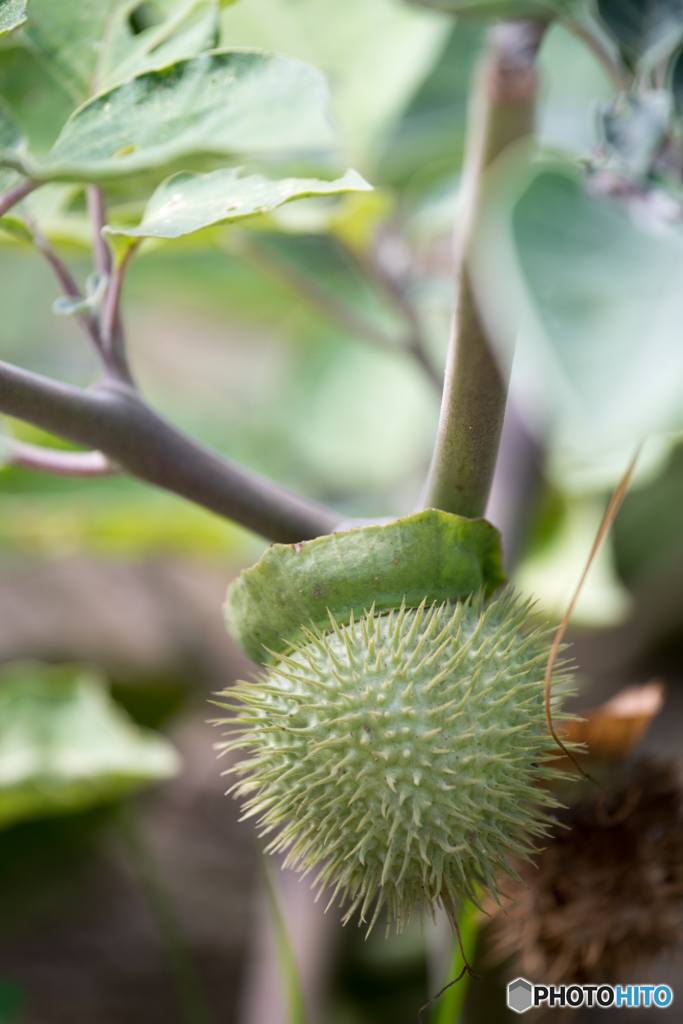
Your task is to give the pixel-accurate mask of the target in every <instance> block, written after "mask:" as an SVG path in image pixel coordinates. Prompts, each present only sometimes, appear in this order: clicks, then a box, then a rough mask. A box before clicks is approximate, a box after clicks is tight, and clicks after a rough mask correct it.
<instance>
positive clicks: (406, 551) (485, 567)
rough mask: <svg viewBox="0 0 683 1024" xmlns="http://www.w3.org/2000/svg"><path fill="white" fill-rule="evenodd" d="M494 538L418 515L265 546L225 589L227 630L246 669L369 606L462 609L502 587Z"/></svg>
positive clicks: (486, 527)
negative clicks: (305, 632) (448, 604)
mask: <svg viewBox="0 0 683 1024" xmlns="http://www.w3.org/2000/svg"><path fill="white" fill-rule="evenodd" d="M504 580H505V577H504V576H503V573H502V569H501V554H500V536H499V534H498V531H497V530H495V529H494V528H493V526H491V524H490V523H487V522H486V521H485V520H484V519H463V518H462V517H461V516H454V515H450V514H449V513H448V512H439V511H437V510H435V509H427V510H426V511H425V512H418V513H416V514H415V515H412V516H405V517H404V518H403V519H397V520H396V521H395V522H393V523H389V524H388V525H386V526H366V527H364V528H362V529H359V530H348V531H347V532H345V533H335V534H333V535H332V536H330V537H318V538H317V539H316V540H310V541H304V542H302V543H301V544H273V545H272V546H271V547H270V548H268V550H267V551H266V553H265V554H264V555H263V557H262V558H261V560H260V561H259V562H257V564H256V565H254V566H252V568H251V569H247V570H246V571H245V572H243V573H241V574H240V576H238V578H237V579H236V580H235V581H234V583H232V584H231V585H230V587H229V588H228V593H227V598H226V603H225V606H224V611H225V619H226V624H227V627H228V631H229V633H230V635H231V636H232V638H233V639H234V640H235V641H236V642H237V643H238V644H239V645H240V647H241V648H242V650H243V651H244V652H245V653H246V654H248V655H249V657H250V658H252V659H253V660H254V661H257V662H263V661H266V660H267V659H268V654H267V651H266V650H265V648H268V649H270V650H271V651H276V652H277V651H282V650H283V649H284V648H286V647H287V646H288V645H289V644H290V643H291V642H292V641H293V640H297V639H301V626H302V625H303V626H310V624H311V622H313V623H315V625H316V626H318V627H320V628H322V629H326V628H329V625H330V620H329V615H328V610H329V611H330V612H332V614H333V615H334V616H335V618H336V620H337V622H338V623H340V624H344V623H346V622H348V621H349V620H350V617H351V614H352V613H353V614H354V615H356V617H357V616H358V615H360V614H362V613H363V611H364V610H365V609H369V608H370V607H371V606H372V605H373V604H374V605H375V608H376V609H377V610H378V611H382V610H386V609H388V608H398V607H399V606H400V604H401V601H403V599H404V598H405V601H406V606H407V607H408V608H415V607H417V606H418V605H419V604H420V602H421V601H422V600H423V598H426V599H427V602H428V603H429V604H431V603H432V602H433V601H437V602H439V603H441V602H443V601H456V600H464V599H465V598H466V597H468V596H469V595H470V594H472V593H474V592H476V591H479V590H481V589H482V588H483V589H484V590H485V591H486V593H487V594H490V593H492V592H493V591H494V590H495V589H496V587H498V586H500V584H501V583H503V582H504Z"/></svg>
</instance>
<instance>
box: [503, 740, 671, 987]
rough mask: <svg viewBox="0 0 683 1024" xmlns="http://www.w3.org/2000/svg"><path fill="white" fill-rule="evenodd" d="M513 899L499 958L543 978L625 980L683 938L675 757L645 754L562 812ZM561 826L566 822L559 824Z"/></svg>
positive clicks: (510, 889) (521, 868) (521, 971)
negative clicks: (657, 758) (620, 775)
mask: <svg viewBox="0 0 683 1024" xmlns="http://www.w3.org/2000/svg"><path fill="white" fill-rule="evenodd" d="M557 816H558V827H557V828H556V829H555V830H554V832H553V835H552V838H551V839H550V841H549V842H548V844H547V846H546V847H545V849H544V850H542V851H540V852H539V853H538V854H536V855H535V856H534V858H533V865H529V864H526V865H524V864H523V865H520V866H519V868H518V870H519V872H520V875H521V876H522V878H523V881H524V883H525V885H526V887H524V886H521V885H518V886H514V889H513V887H511V886H509V885H508V886H507V887H506V888H507V891H508V893H509V894H510V895H511V896H512V897H513V898H514V900H515V901H516V902H515V903H513V904H511V905H508V906H507V907H506V908H505V910H504V911H498V912H495V917H494V920H493V922H492V924H491V926H490V927H491V931H492V934H491V939H492V951H493V958H494V959H495V960H497V961H498V962H500V961H502V960H503V959H505V958H507V957H508V956H511V955H512V956H513V957H514V961H513V967H512V968H511V969H512V970H513V971H514V972H515V973H519V974H523V975H524V976H525V977H528V978H533V979H534V980H535V981H538V982H539V983H540V982H553V983H560V982H562V983H568V982H579V983H587V982H593V981H596V982H610V981H611V982H619V981H621V982H623V981H624V979H626V978H628V977H629V976H630V975H631V973H632V972H633V971H634V970H635V969H636V968H638V969H640V970H645V969H646V968H647V966H648V964H649V963H652V962H653V961H654V960H655V959H656V958H657V957H659V956H661V955H663V954H671V953H674V952H675V951H676V950H678V949H679V948H680V945H681V941H682V940H683V789H682V788H681V784H680V780H679V774H678V766H677V765H676V763H675V762H654V761H651V760H650V761H641V762H639V763H637V764H636V765H634V766H633V768H632V769H631V770H630V771H629V772H628V773H627V774H625V775H624V777H623V778H622V780H621V781H620V782H619V783H618V784H615V785H613V786H612V787H611V788H610V790H609V791H608V792H607V794H606V795H605V796H604V797H601V796H600V794H599V793H597V792H596V793H595V795H593V794H591V796H590V797H588V798H586V799H583V800H581V802H579V803H576V804H574V805H573V806H571V807H569V808H568V809H566V810H564V811H560V812H559V813H558V815H557ZM562 826H565V827H562Z"/></svg>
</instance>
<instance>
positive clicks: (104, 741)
mask: <svg viewBox="0 0 683 1024" xmlns="http://www.w3.org/2000/svg"><path fill="white" fill-rule="evenodd" d="M178 767H179V760H178V755H177V754H176V752H175V750H174V748H173V747H172V746H171V745H170V743H169V742H168V741H167V740H165V739H164V738H163V737H162V736H160V735H158V734H157V733H154V732H152V731H151V730H148V729H142V728H140V727H139V726H137V725H135V724H134V723H133V722H132V721H131V720H130V719H129V718H128V716H127V715H126V714H125V712H123V711H122V710H121V708H120V707H119V706H118V705H117V704H115V703H114V701H113V700H112V699H111V697H110V696H109V693H108V691H107V688H106V686H105V685H104V683H103V682H102V680H101V679H100V678H99V677H98V676H97V675H95V674H94V673H93V672H91V671H90V670H88V669H83V668H81V667H80V666H75V665H71V666H69V665H67V666H59V667H53V666H47V665H41V664H39V663H36V662H22V663H18V664H14V665H11V666H8V667H6V668H5V669H4V670H3V672H2V674H0V828H5V827H7V826H8V825H11V824H14V823H15V822H17V821H22V820H27V819H30V818H39V817H51V816H53V815H59V814H71V813H76V812H78V811H81V810H85V809H86V808H88V807H92V806H95V805H97V804H101V803H107V802H109V801H112V800H116V799H118V798H120V797H122V796H124V795H126V794H127V793H129V792H132V791H134V790H136V789H139V788H141V787H143V786H146V785H149V784H150V783H153V782H158V781H160V780H162V779H167V778H170V777H172V776H173V775H175V774H176V773H177V771H178Z"/></svg>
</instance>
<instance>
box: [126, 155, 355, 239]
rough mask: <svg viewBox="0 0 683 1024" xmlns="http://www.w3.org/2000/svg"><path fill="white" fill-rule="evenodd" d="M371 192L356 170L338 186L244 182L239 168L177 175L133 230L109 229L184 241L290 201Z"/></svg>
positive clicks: (257, 178)
mask: <svg viewBox="0 0 683 1024" xmlns="http://www.w3.org/2000/svg"><path fill="white" fill-rule="evenodd" d="M371 188H372V186H371V185H368V183H367V182H366V181H365V180H364V179H363V178H361V176H360V174H357V173H356V172H355V171H347V172H346V174H345V175H344V177H343V178H337V180H336V181H319V180H318V179H315V178H283V179H281V180H280V181H271V180H269V179H268V178H264V177H263V175H262V174H249V175H247V176H246V177H241V175H240V170H239V168H227V169H225V170H220V171H213V173H211V174H185V173H183V174H174V175H173V176H172V177H171V178H168V179H167V180H166V181H164V182H162V183H161V185H160V186H159V188H158V189H157V190H156V192H155V193H154V195H153V196H152V198H151V199H150V201H149V203H148V204H147V207H146V209H145V213H144V216H143V218H142V222H141V223H140V224H139V225H138V226H137V227H134V228H112V227H109V228H107V229H106V232H107V234H108V235H114V236H116V235H122V236H124V237H126V238H180V237H181V236H182V235H189V234H191V233H192V232H193V231H200V230H201V229H202V228H208V227H212V226H215V225H217V224H228V223H230V222H231V221H236V220H241V219H242V218H243V217H253V216H254V214H257V213H265V212H266V211H268V210H274V209H275V208H276V207H278V206H282V204H283V203H288V202H289V201H290V200H292V199H303V198H305V197H306V196H323V195H333V194H335V193H338V192H363V191H368V190H370V189H371Z"/></svg>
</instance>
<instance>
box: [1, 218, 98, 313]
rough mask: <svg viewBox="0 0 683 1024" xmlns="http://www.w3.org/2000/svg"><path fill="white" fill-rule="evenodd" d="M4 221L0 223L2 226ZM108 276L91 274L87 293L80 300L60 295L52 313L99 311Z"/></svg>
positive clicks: (87, 283)
mask: <svg viewBox="0 0 683 1024" xmlns="http://www.w3.org/2000/svg"><path fill="white" fill-rule="evenodd" d="M1 223H2V221H0V224H1ZM108 284H109V275H108V274H90V276H89V277H88V280H87V281H86V293H85V295H84V296H83V297H82V298H80V299H77V298H74V297H73V296H72V295H60V296H59V298H57V299H55V301H54V302H53V303H52V312H53V313H56V314H57V316H75V315H76V314H77V313H90V312H92V311H93V310H98V309H99V308H100V307H101V305H102V301H103V299H104V296H105V295H106V292H107V285H108Z"/></svg>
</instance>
